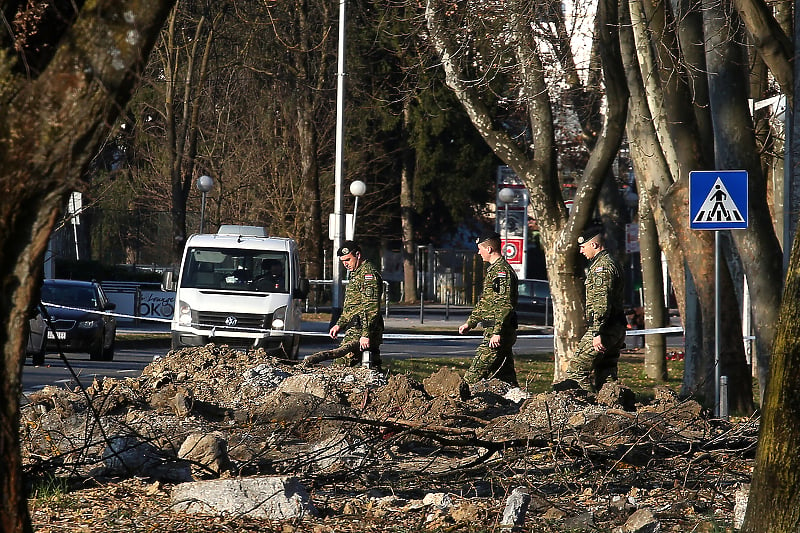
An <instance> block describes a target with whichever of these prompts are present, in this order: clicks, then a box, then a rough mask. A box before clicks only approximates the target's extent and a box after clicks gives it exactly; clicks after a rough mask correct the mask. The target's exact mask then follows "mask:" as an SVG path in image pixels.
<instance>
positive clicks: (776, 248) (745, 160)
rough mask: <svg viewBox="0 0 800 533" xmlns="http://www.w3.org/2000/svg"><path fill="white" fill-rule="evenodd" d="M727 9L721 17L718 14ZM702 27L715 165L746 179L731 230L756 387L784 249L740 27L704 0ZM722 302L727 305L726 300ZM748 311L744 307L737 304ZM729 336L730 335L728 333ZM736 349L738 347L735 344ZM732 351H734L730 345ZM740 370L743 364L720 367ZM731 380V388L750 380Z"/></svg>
mask: <svg viewBox="0 0 800 533" xmlns="http://www.w3.org/2000/svg"><path fill="white" fill-rule="evenodd" d="M723 15H727V16H728V18H727V20H726V21H720V20H719V19H718V17H720V16H723ZM703 17H704V19H705V27H706V33H707V35H709V38H708V41H707V44H706V47H707V49H708V52H707V59H706V61H707V65H708V85H709V89H710V90H709V94H710V102H711V115H712V119H713V121H714V147H715V157H716V168H719V169H744V170H747V173H748V176H749V180H748V184H749V191H748V201H749V204H750V206H749V209H748V212H749V217H748V220H749V222H748V227H747V229H745V230H734V231H731V235H732V237H733V240H734V241H735V242H736V249H737V251H738V252H739V255H740V256H741V258H742V264H743V266H744V270H745V273H746V275H747V283H748V286H749V288H750V297H751V301H752V310H753V313H754V325H755V331H756V335H755V336H756V353H757V357H758V381H759V384H760V386H761V390H764V389H765V388H766V385H767V379H768V375H769V354H770V351H771V349H772V341H773V338H774V335H775V325H776V324H777V323H778V309H779V306H780V283H776V282H775V280H779V279H781V278H782V276H783V264H782V263H783V261H782V259H783V254H782V252H781V248H780V244H779V243H778V238H777V235H776V234H775V229H774V227H773V225H772V219H771V217H770V214H769V207H768V206H767V184H766V180H765V179H764V174H763V173H762V172H761V161H760V159H759V154H758V148H757V145H756V138H755V132H754V126H753V120H752V117H751V115H750V111H749V108H748V105H747V98H748V87H749V83H748V82H749V77H748V75H747V74H748V73H747V70H746V65H747V61H746V59H747V56H746V54H745V52H744V50H743V48H742V46H741V45H739V44H737V42H741V39H742V37H743V36H742V35H741V32H738V33H737V32H735V29H736V27H737V21H736V17H735V13H732V14H731V13H725V11H724V9H723V6H720V5H719V3H717V2H716V1H709V2H708V5H706V6H705V7H704V9H703ZM725 307H726V308H727V307H728V306H725ZM742 311H743V312H750V310H749V309H745V310H742ZM731 341H733V339H731ZM738 346H742V353H741V357H740V356H739V354H735V355H734V359H733V360H732V361H730V364H732V365H735V366H736V367H738V366H740V365H746V364H747V363H746V361H745V358H744V348H743V345H742V344H741V343H735V344H733V345H732V346H731V348H732V349H733V348H737V347H738ZM735 351H736V352H738V349H736V350H735ZM731 353H732V354H734V353H735V352H734V351H731ZM723 370H726V371H727V370H729V371H730V372H735V373H736V374H737V375H741V374H742V373H743V370H744V369H743V368H736V369H733V368H731V369H723ZM747 374H748V379H747V383H746V384H745V383H741V384H738V385H734V384H731V387H732V388H737V389H738V388H739V386H740V385H741V387H744V386H745V385H749V384H750V383H751V380H750V379H749V372H747Z"/></svg>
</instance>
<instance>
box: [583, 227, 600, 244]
mask: <svg viewBox="0 0 800 533" xmlns="http://www.w3.org/2000/svg"><path fill="white" fill-rule="evenodd" d="M601 233H603V227H602V226H589V227H588V228H586V229H585V230H584V231H583V233H581V236H580V237H578V244H583V243H585V242H586V241H589V240H592V239H594V238H595V237H597V236H598V235H600V234H601Z"/></svg>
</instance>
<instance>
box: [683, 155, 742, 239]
mask: <svg viewBox="0 0 800 533" xmlns="http://www.w3.org/2000/svg"><path fill="white" fill-rule="evenodd" d="M689 217H690V219H689V220H690V225H689V227H691V229H706V230H725V229H745V228H747V222H748V220H747V171H746V170H703V171H699V170H698V171H694V172H690V173H689Z"/></svg>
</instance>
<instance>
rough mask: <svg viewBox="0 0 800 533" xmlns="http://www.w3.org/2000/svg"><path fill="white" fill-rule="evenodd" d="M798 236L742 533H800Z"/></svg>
mask: <svg viewBox="0 0 800 533" xmlns="http://www.w3.org/2000/svg"><path fill="white" fill-rule="evenodd" d="M798 235H800V234H795V236H794V244H793V245H792V253H791V256H790V258H789V267H788V270H787V275H786V283H785V288H784V291H783V300H782V303H781V308H780V314H779V316H780V318H779V320H778V327H777V334H776V335H775V342H774V344H773V349H772V372H771V373H770V377H769V384H768V385H767V390H766V392H765V395H764V402H763V404H762V416H761V427H760V430H759V437H758V448H757V450H756V460H755V469H754V470H753V478H752V482H751V485H750V499H749V501H748V503H747V513H746V514H745V519H744V524H743V525H742V529H741V531H742V532H743V533H763V532H765V531H767V532H770V533H794V532H796V531H798V530H800V402H798V401H797V384H798V383H800V336H798V335H797V324H798V323H800V237H798Z"/></svg>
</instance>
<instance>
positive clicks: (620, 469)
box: [20, 344, 758, 532]
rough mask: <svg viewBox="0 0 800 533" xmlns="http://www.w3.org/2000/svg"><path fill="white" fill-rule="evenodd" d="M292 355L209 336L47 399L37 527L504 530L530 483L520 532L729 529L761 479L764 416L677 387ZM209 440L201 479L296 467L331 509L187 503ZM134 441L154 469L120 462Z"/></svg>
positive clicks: (35, 449) (31, 444) (34, 423)
mask: <svg viewBox="0 0 800 533" xmlns="http://www.w3.org/2000/svg"><path fill="white" fill-rule="evenodd" d="M293 363H294V362H292V361H285V360H280V359H276V358H274V357H271V356H270V354H268V353H266V352H264V351H263V350H255V351H250V352H241V351H236V350H233V349H230V348H228V347H227V346H217V345H213V344H210V345H208V346H205V347H202V348H185V349H182V350H178V351H172V352H169V353H168V354H167V355H166V356H165V357H163V358H161V359H159V360H157V361H154V362H153V363H152V364H150V365H149V366H148V367H147V368H146V369H145V370H144V371H143V373H142V375H141V376H140V377H138V378H128V379H124V380H116V379H105V380H103V381H96V382H94V383H93V384H92V385H91V386H90V387H88V388H87V389H85V390H80V389H75V390H69V389H65V388H60V387H47V388H45V389H43V390H42V391H39V392H37V393H35V394H32V395H31V396H30V398H29V400H30V401H29V403H28V404H27V405H25V406H24V407H23V409H22V423H21V429H20V436H21V441H22V449H23V460H24V463H25V467H26V473H27V478H28V479H29V480H30V482H31V494H32V498H31V500H30V509H31V515H32V519H33V523H34V528H35V530H36V531H41V532H51V531H52V532H56V531H93V532H106V531H108V532H110V531H154V530H159V531H160V532H171V531H176V532H177V531H256V530H258V531H280V532H289V531H313V532H334V531H336V532H340V531H396V532H403V531H409V532H410V531H497V530H499V524H500V523H501V521H502V519H503V513H504V509H505V507H506V503H507V499H508V497H509V495H510V494H511V493H512V491H513V490H514V489H520V488H521V489H524V491H525V492H526V493H527V494H529V495H530V503H529V505H528V507H527V513H526V514H525V515H524V517H523V518H521V519H520V520H521V522H520V525H519V526H518V528H517V529H518V530H519V531H613V530H618V531H634V530H633V529H623V528H624V527H628V526H625V524H626V522H627V521H628V520H629V518H630V517H631V515H632V514H633V513H634V512H635V511H637V510H643V509H645V510H648V511H649V512H652V514H653V516H654V519H655V520H657V521H658V523H659V527H660V529H661V530H662V531H690V530H695V531H704V530H707V531H711V530H714V531H718V530H721V529H725V528H730V527H731V525H732V522H733V516H734V505H735V502H736V499H737V498H736V496H737V490H738V491H739V492H740V493H741V490H742V488H743V487H746V484H747V483H749V481H750V476H751V471H752V464H753V456H754V452H755V444H756V437H757V431H758V421H757V420H753V419H743V420H737V421H725V420H718V419H714V418H711V417H710V416H709V414H708V412H707V411H706V410H704V409H703V408H702V407H701V406H700V405H699V404H697V403H696V402H694V401H692V400H682V399H680V398H678V397H677V396H676V395H675V394H674V393H673V392H671V391H670V390H668V389H658V390H657V391H656V394H655V399H654V400H653V402H652V403H650V404H648V405H641V404H639V405H634V404H633V400H632V398H633V395H632V393H630V391H629V390H628V389H625V387H621V386H619V385H616V384H609V385H606V387H604V389H603V390H602V391H600V392H599V393H598V394H597V395H590V394H587V393H585V392H583V391H580V390H567V391H562V392H550V393H545V394H539V395H534V396H530V395H528V394H527V393H526V392H525V391H524V390H521V389H517V388H512V387H511V386H509V385H507V384H505V383H503V382H500V381H497V380H490V381H483V382H480V383H478V384H475V385H473V386H472V387H469V386H467V385H466V383H464V381H463V380H462V379H461V377H460V376H459V375H458V373H456V372H455V371H453V370H450V369H443V370H442V371H440V372H439V373H437V374H434V375H433V376H431V377H430V378H427V379H426V380H425V381H424V383H419V382H416V381H414V380H413V379H411V378H410V377H408V376H406V375H391V376H388V377H387V376H385V375H381V374H379V373H376V372H374V371H372V370H369V369H364V368H344V367H337V366H330V365H319V366H304V365H298V364H293ZM197 434H201V435H211V434H213V435H218V436H220V437H221V439H222V440H223V441H224V443H225V449H226V453H227V457H224V458H223V459H224V460H221V461H220V462H218V463H215V464H214V466H213V467H212V466H208V465H206V466H205V468H197V465H193V468H192V470H191V471H192V475H193V477H194V479H208V478H215V477H222V478H231V477H238V476H257V475H258V476H264V475H291V476H296V477H297V478H298V479H299V480H300V482H301V483H302V484H303V485H304V486H305V487H306V488H307V489H308V491H309V493H310V495H311V499H312V501H313V503H314V506H315V507H316V509H317V511H318V515H317V516H313V517H312V516H307V517H305V518H303V519H302V520H299V519H298V520H293V521H285V522H283V523H280V522H270V521H264V520H254V519H251V518H248V517H247V516H205V517H198V516H197V515H192V516H189V515H186V514H183V513H181V512H177V511H175V510H174V509H173V508H172V506H171V502H170V498H169V494H170V490H171V488H172V487H174V486H175V484H176V483H179V482H180V479H179V478H180V472H181V470H180V469H178V468H177V467H176V464H178V463H179V462H180V461H178V455H179V450H180V448H181V445H182V444H183V443H184V441H186V439H187V438H188V437H190V436H192V435H197ZM120 443H125V445H126V446H127V445H129V444H130V445H131V446H140V445H141V446H144V445H145V444H146V445H147V446H148V450H149V452H148V453H149V454H150V455H149V457H150V459H152V458H156V459H157V462H153V461H155V460H156V459H153V460H150V459H148V460H147V461H145V467H144V468H140V469H137V468H135V467H132V466H131V465H129V464H125V461H118V460H115V456H114V454H113V453H110V452H109V450H114V449H116V448H114V446H120V445H121V444H120ZM131 443H133V444H131ZM331 450H334V451H335V453H331ZM326 451H327V452H328V453H325V452H326ZM120 463H123V464H120ZM715 528H716V529H715Z"/></svg>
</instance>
